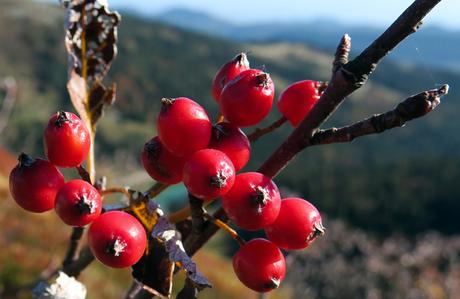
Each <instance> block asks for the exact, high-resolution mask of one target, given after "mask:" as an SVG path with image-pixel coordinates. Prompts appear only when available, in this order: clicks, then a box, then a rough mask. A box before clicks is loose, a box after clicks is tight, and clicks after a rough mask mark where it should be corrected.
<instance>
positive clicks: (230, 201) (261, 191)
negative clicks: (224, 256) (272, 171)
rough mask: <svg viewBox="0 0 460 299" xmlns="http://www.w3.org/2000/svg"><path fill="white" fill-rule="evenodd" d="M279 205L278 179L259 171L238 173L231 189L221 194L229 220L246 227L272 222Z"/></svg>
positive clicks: (258, 226) (254, 227)
mask: <svg viewBox="0 0 460 299" xmlns="http://www.w3.org/2000/svg"><path fill="white" fill-rule="evenodd" d="M280 205H281V199H280V193H279V191H278V188H277V187H276V185H275V183H274V182H273V181H272V180H270V178H268V177H266V176H264V175H263V174H261V173H258V172H245V173H240V174H238V175H237V176H236V178H235V183H234V184H233V187H232V189H231V190H230V191H229V192H228V193H227V194H225V195H224V196H223V197H222V207H223V208H224V210H225V212H226V213H227V215H228V217H229V218H230V220H231V221H232V222H233V223H235V224H236V225H237V226H238V227H240V228H242V229H246V230H258V229H262V228H264V227H265V226H267V225H269V224H272V223H273V222H274V221H275V219H276V217H277V216H278V213H279V211H280Z"/></svg>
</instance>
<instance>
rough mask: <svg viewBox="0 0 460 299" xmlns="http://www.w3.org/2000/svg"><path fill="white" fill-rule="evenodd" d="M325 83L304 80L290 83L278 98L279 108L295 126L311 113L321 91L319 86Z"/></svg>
mask: <svg viewBox="0 0 460 299" xmlns="http://www.w3.org/2000/svg"><path fill="white" fill-rule="evenodd" d="M322 84H323V83H321V82H318V81H312V80H304V81H299V82H296V83H293V84H291V85H289V86H288V87H287V88H286V89H285V90H284V91H283V92H282V93H281V95H280V97H279V99H278V103H277V104H278V110H279V111H280V112H281V113H282V114H283V115H284V117H286V118H287V119H288V121H289V122H290V123H291V125H292V126H293V127H297V126H298V125H299V124H300V122H301V121H302V120H303V119H304V118H305V117H306V116H307V115H308V113H310V110H311V109H312V108H313V106H315V104H316V102H318V99H319V97H320V96H321V93H320V92H319V90H318V89H319V88H320V87H321V86H322Z"/></svg>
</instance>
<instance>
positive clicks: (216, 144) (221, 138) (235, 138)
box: [209, 122, 251, 171]
mask: <svg viewBox="0 0 460 299" xmlns="http://www.w3.org/2000/svg"><path fill="white" fill-rule="evenodd" d="M212 133H213V134H212V137H211V143H210V144H209V148H213V149H216V150H219V151H221V152H223V153H224V154H226V155H227V156H228V157H229V158H230V160H232V163H233V166H234V167H235V171H238V170H240V169H241V168H243V167H244V166H245V165H246V163H248V161H249V156H250V155H251V145H250V143H249V140H248V137H246V135H245V134H244V133H243V131H241V130H240V129H239V128H238V127H236V126H234V125H232V124H230V123H226V122H221V123H218V124H216V125H214V127H213V131H212Z"/></svg>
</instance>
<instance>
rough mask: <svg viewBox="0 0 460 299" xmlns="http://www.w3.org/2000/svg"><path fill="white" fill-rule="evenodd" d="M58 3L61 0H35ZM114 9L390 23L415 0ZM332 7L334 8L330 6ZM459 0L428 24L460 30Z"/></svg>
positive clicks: (121, 5) (173, 1)
mask: <svg viewBox="0 0 460 299" xmlns="http://www.w3.org/2000/svg"><path fill="white" fill-rule="evenodd" d="M6 1H10V0H6ZM36 1H41V2H49V3H58V2H59V1H58V0H36ZM106 1H108V2H109V6H110V7H111V8H112V9H118V10H129V11H131V12H135V13H138V14H140V15H143V16H154V15H156V14H161V13H164V12H167V11H169V10H173V9H187V10H192V11H195V12H200V13H205V14H207V15H210V16H212V17H216V18H218V19H221V20H222V21H226V22H231V23H234V24H237V25H249V24H258V23H266V22H268V23H278V22H280V23H293V22H294V23H295V22H311V21H315V20H319V19H326V20H333V21H335V22H337V23H343V24H345V25H358V26H359V25H370V26H372V27H387V26H388V25H390V24H391V23H392V22H393V21H394V20H395V19H396V18H397V17H398V16H399V15H400V14H401V13H402V12H403V11H404V10H405V9H406V8H407V7H408V6H409V5H410V4H411V3H412V2H413V1H412V0H386V1H374V2H370V1H367V0H354V1H352V3H353V4H352V5H350V2H345V1H341V0H323V1H321V3H319V2H316V3H315V2H306V1H302V0H284V1H264V2H263V7H261V6H262V2H261V1H252V2H247V1H244V0H232V1H220V2H217V3H216V2H215V1H213V0H196V1H187V0H168V1H167V2H166V1H165V2H159V1H151V0H137V1H127V0H106ZM331 7H333V9H330V8H331ZM458 11H460V1H458V0H457V1H456V0H444V1H441V2H440V3H439V4H438V5H437V6H436V7H435V8H434V9H433V11H432V12H431V13H430V14H429V15H428V16H427V17H426V19H425V20H424V23H425V25H429V26H439V27H442V28H444V29H446V30H460V18H458V16H457V13H458Z"/></svg>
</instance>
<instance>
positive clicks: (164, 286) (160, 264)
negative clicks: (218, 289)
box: [133, 201, 211, 297]
mask: <svg viewBox="0 0 460 299" xmlns="http://www.w3.org/2000/svg"><path fill="white" fill-rule="evenodd" d="M147 209H148V210H149V211H150V213H155V214H156V217H154V218H156V221H155V225H154V226H153V230H152V233H151V234H150V235H149V250H148V253H147V254H146V255H145V256H144V257H142V259H141V260H140V261H139V262H138V263H137V264H136V265H134V266H133V277H134V278H135V279H136V280H138V281H139V282H141V283H142V284H144V289H146V290H148V291H149V292H151V293H152V294H155V295H158V294H160V295H162V296H165V297H169V296H170V295H171V290H172V277H173V274H174V268H175V266H176V265H177V266H179V267H180V268H182V269H184V270H185V271H186V274H187V277H188V279H189V280H190V283H192V284H193V286H194V287H195V288H196V289H198V290H201V289H203V288H206V287H211V284H210V283H209V281H208V280H207V279H206V277H204V276H203V274H201V273H200V272H199V271H198V269H197V266H196V264H195V263H194V262H193V261H192V259H191V258H190V257H189V256H188V255H187V253H186V252H185V249H184V246H183V244H182V241H181V238H180V234H179V232H178V231H177V230H176V229H175V227H174V226H173V225H172V224H171V223H170V222H169V220H168V218H167V217H165V215H164V212H163V210H162V209H161V208H160V206H159V205H158V204H157V203H156V202H154V201H149V202H148V203H147Z"/></svg>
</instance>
